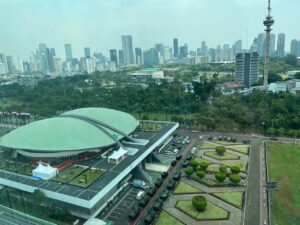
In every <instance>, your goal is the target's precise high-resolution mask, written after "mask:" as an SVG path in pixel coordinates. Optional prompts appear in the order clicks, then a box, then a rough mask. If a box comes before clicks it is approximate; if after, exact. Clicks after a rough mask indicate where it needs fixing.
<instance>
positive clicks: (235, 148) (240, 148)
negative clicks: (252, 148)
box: [228, 145, 249, 155]
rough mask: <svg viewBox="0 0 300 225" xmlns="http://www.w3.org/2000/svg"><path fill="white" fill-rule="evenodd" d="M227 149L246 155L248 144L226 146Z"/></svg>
mask: <svg viewBox="0 0 300 225" xmlns="http://www.w3.org/2000/svg"><path fill="white" fill-rule="evenodd" d="M228 149H230V150H232V151H236V152H239V153H243V154H246V155H248V154H249V146H248V145H244V146H230V147H228Z"/></svg>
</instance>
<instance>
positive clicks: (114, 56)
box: [109, 49, 118, 67]
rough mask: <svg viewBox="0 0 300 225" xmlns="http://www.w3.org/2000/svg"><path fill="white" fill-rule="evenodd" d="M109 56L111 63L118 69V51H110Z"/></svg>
mask: <svg viewBox="0 0 300 225" xmlns="http://www.w3.org/2000/svg"><path fill="white" fill-rule="evenodd" d="M109 55H110V61H111V62H113V63H114V64H115V65H116V67H117V66H118V55H117V50H116V49H110V50H109Z"/></svg>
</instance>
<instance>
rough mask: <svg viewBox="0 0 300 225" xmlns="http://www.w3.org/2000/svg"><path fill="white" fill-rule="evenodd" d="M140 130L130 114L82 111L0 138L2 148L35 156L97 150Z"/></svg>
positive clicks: (25, 127)
mask: <svg viewBox="0 0 300 225" xmlns="http://www.w3.org/2000/svg"><path fill="white" fill-rule="evenodd" d="M92 121H97V122H99V124H95V123H93V122H92ZM137 126H138V121H137V120H136V119H135V118H134V117H133V116H131V115H130V114H128V113H124V112H120V111H117V110H112V109H107V108H81V109H76V110H72V111H69V112H66V113H63V114H61V115H60V116H58V117H54V118H50V119H44V120H39V121H36V122H33V123H30V124H27V125H25V126H22V127H20V128H18V129H15V130H13V131H11V132H10V133H8V134H6V135H4V136H2V137H0V146H2V147H6V148H12V149H20V150H28V151H32V152H60V151H76V150H87V149H97V148H101V147H105V146H110V145H112V144H115V143H116V140H120V139H122V138H123V137H124V136H123V135H122V134H121V133H123V134H126V135H128V134H130V133H132V132H133V131H134V130H135V129H136V127H137ZM119 131H120V132H119Z"/></svg>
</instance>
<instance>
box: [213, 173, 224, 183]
mask: <svg viewBox="0 0 300 225" xmlns="http://www.w3.org/2000/svg"><path fill="white" fill-rule="evenodd" d="M215 178H216V179H217V180H218V181H219V182H223V181H224V180H225V179H226V175H225V173H215Z"/></svg>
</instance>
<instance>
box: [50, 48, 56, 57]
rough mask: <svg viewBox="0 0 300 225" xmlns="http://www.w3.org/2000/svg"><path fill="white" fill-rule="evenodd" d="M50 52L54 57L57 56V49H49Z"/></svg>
mask: <svg viewBox="0 0 300 225" xmlns="http://www.w3.org/2000/svg"><path fill="white" fill-rule="evenodd" d="M49 52H50V55H51V56H52V57H54V56H56V52H55V48H49Z"/></svg>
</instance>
